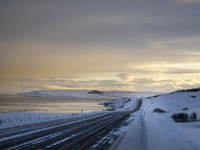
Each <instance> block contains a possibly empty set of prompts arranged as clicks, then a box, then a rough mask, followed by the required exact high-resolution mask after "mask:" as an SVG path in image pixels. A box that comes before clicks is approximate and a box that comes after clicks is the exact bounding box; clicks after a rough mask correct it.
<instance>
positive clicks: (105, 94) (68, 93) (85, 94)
mask: <svg viewBox="0 0 200 150" xmlns="http://www.w3.org/2000/svg"><path fill="white" fill-rule="evenodd" d="M94 91H95V90H94ZM20 94H21V95H24V96H32V97H76V98H120V97H141V96H144V97H148V96H153V95H156V94H160V93H158V92H126V91H99V92H93V91H90V90H40V91H33V92H24V93H20Z"/></svg>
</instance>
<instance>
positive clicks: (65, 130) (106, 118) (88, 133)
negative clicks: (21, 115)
mask: <svg viewBox="0 0 200 150" xmlns="http://www.w3.org/2000/svg"><path fill="white" fill-rule="evenodd" d="M139 108H140V101H137V103H136V104H135V105H134V108H133V109H129V110H126V111H112V112H109V111H105V112H101V113H95V114H90V115H83V116H79V117H78V118H77V117H71V118H68V119H60V120H55V121H49V122H43V123H37V124H31V125H26V126H20V127H14V128H8V129H6V130H5V129H2V130H0V148H1V149H70V148H72V147H73V148H76V149H82V148H88V147H90V146H92V144H95V142H96V141H98V140H99V138H100V137H104V136H106V135H107V134H110V131H111V130H112V129H113V128H114V127H116V126H119V125H120V123H121V122H123V120H124V119H125V118H127V117H129V114H131V113H132V112H134V111H137V110H138V109H139ZM108 140H109V139H108ZM86 141H87V142H86ZM106 144H107V142H105V145H106ZM105 145H101V146H103V147H105ZM101 146H98V148H99V149H100V148H101ZM96 147H97V146H96Z"/></svg>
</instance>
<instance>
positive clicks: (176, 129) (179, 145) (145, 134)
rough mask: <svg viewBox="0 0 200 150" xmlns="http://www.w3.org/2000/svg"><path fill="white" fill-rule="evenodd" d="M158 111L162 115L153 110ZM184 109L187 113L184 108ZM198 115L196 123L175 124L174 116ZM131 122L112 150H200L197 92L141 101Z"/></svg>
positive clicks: (198, 98) (199, 106) (199, 105)
mask: <svg viewBox="0 0 200 150" xmlns="http://www.w3.org/2000/svg"><path fill="white" fill-rule="evenodd" d="M155 108H160V109H163V110H165V111H166V112H165V113H156V112H154V111H153V110H154V109H155ZM185 108H187V110H186V109H185ZM193 112H196V113H197V121H195V122H185V123H176V122H174V120H173V119H172V118H171V116H172V115H173V114H174V113H187V114H188V115H190V114H191V113H193ZM134 115H135V118H134V121H132V123H131V124H130V125H129V128H128V129H127V131H126V132H125V134H124V135H123V136H122V138H121V139H120V140H119V142H118V143H115V144H113V147H112V149H117V150H122V149H126V150H131V149H136V150H170V149H171V150H199V149H200V116H199V115H200V91H198V90H189V91H178V92H174V93H171V94H164V95H160V96H154V97H149V98H143V104H142V108H141V109H140V111H138V112H136V113H134Z"/></svg>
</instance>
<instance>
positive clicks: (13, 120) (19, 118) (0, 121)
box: [0, 111, 104, 129]
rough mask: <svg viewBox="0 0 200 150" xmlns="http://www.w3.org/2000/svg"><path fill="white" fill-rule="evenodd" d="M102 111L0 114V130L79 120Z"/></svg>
mask: <svg viewBox="0 0 200 150" xmlns="http://www.w3.org/2000/svg"><path fill="white" fill-rule="evenodd" d="M103 112H104V111H94V112H88V113H83V114H81V113H29V112H15V113H2V114H0V129H5V128H10V127H16V126H23V125H29V124H34V123H40V122H47V121H55V120H59V119H67V118H70V117H77V119H79V118H80V117H82V116H83V115H84V116H85V115H94V114H99V113H103Z"/></svg>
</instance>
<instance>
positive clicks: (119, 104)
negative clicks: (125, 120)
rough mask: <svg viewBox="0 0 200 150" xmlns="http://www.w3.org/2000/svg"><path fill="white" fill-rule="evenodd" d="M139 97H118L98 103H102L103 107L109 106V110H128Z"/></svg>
mask: <svg viewBox="0 0 200 150" xmlns="http://www.w3.org/2000/svg"><path fill="white" fill-rule="evenodd" d="M138 99H140V98H137V97H131V98H127V97H125V98H118V99H115V100H112V101H108V102H103V103H100V105H104V106H105V107H109V108H111V110H116V111H121V110H130V109H133V107H134V106H135V104H136V100H138Z"/></svg>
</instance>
